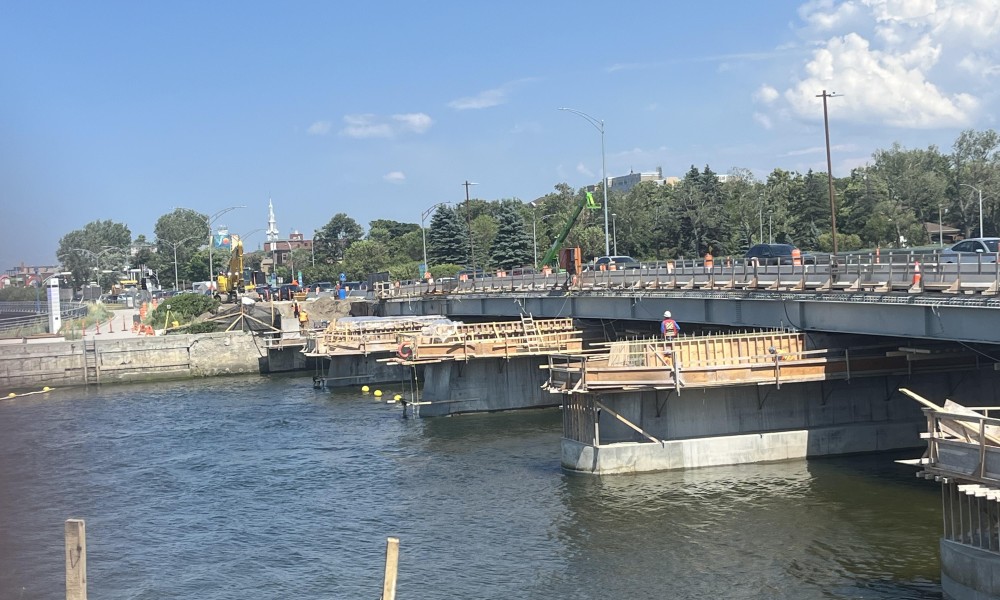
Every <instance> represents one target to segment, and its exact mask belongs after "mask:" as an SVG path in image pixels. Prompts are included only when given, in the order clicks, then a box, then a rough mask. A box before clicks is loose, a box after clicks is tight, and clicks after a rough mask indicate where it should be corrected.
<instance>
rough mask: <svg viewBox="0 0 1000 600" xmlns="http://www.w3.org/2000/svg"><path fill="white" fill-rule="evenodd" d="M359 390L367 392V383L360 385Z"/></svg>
mask: <svg viewBox="0 0 1000 600" xmlns="http://www.w3.org/2000/svg"><path fill="white" fill-rule="evenodd" d="M361 391H362V392H364V393H366V394H367V393H368V386H367V385H363V386H361Z"/></svg>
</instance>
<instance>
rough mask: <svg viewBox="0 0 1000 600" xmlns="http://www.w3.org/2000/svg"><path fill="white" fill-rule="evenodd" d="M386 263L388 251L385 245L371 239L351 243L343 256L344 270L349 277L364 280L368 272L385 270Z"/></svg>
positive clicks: (387, 263) (387, 261) (387, 262)
mask: <svg viewBox="0 0 1000 600" xmlns="http://www.w3.org/2000/svg"><path fill="white" fill-rule="evenodd" d="M388 265H389V253H388V252H387V251H386V248H385V246H384V245H382V244H379V243H378V242H374V241H372V240H361V241H360V242H355V243H353V244H351V247H350V248H348V249H347V253H346V255H345V256H344V269H345V271H344V272H345V273H347V276H348V277H349V278H350V279H356V280H365V279H367V278H368V275H369V274H370V273H377V272H379V271H385V270H386V268H387V267H388Z"/></svg>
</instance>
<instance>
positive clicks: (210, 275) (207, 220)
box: [179, 204, 246, 286]
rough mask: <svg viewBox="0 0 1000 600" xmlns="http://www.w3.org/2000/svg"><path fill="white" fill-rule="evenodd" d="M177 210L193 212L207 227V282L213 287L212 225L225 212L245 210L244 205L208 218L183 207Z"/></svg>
mask: <svg viewBox="0 0 1000 600" xmlns="http://www.w3.org/2000/svg"><path fill="white" fill-rule="evenodd" d="M179 208H184V210H187V211H190V212H193V213H194V214H196V215H198V216H199V217H202V218H203V219H205V224H206V225H207V226H208V280H209V286H214V285H215V265H214V263H213V262H212V247H213V246H215V234H214V233H213V232H212V223H214V222H215V220H216V219H218V218H219V217H221V216H222V215H224V214H226V213H227V212H229V211H231V210H236V209H237V208H246V205H243V204H241V205H239V206H229V207H226V208H223V209H222V210H220V211H218V212H216V213H215V214H214V215H212V216H210V217H209V216H206V215H203V214H201V213H200V212H198V211H196V210H194V209H193V208H185V207H179Z"/></svg>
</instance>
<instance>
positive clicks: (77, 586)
mask: <svg viewBox="0 0 1000 600" xmlns="http://www.w3.org/2000/svg"><path fill="white" fill-rule="evenodd" d="M65 531H66V600H87V528H86V526H85V524H84V522H83V519H67V520H66V526H65Z"/></svg>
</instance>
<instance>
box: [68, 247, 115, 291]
mask: <svg viewBox="0 0 1000 600" xmlns="http://www.w3.org/2000/svg"><path fill="white" fill-rule="evenodd" d="M112 250H121V248H119V247H117V246H104V247H103V248H102V249H101V251H100V252H94V251H93V250H88V249H86V248H70V251H71V252H84V253H86V254H89V255H90V257H91V258H93V259H94V279H95V282H96V283H97V285H101V273H102V271H101V257H102V256H104V255H105V254H107V253H108V252H111V251H112ZM101 290H102V291H103V290H104V288H103V287H102V288H101Z"/></svg>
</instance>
